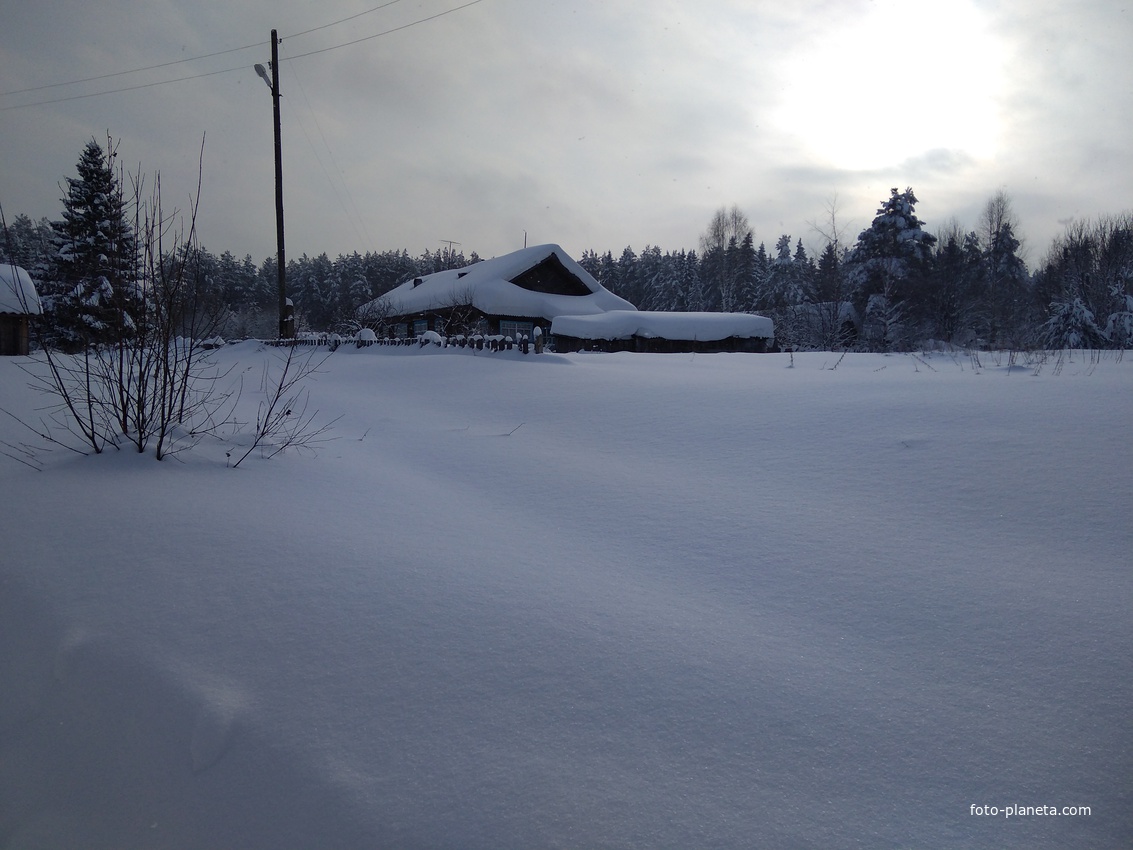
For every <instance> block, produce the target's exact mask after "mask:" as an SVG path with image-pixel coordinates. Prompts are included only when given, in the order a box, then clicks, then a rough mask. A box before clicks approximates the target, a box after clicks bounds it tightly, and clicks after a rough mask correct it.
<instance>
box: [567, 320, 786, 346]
mask: <svg viewBox="0 0 1133 850" xmlns="http://www.w3.org/2000/svg"><path fill="white" fill-rule="evenodd" d="M551 334H552V336H553V338H554V344H555V350H556V351H579V350H598V351H660V352H678V351H679V352H689V351H766V350H767V348H768V347H769V346H770V345H771V343H772V342H773V340H774V338H775V325H774V323H773V322H772V321H771V319H768V318H766V317H764V316H756V315H753V314H751V313H678V312H653V311H647V310H611V311H609V312H607V313H603V314H601V315H598V316H556V317H555V320H554V322H552V323H551Z"/></svg>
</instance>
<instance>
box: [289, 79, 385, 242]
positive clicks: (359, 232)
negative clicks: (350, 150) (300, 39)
mask: <svg viewBox="0 0 1133 850" xmlns="http://www.w3.org/2000/svg"><path fill="white" fill-rule="evenodd" d="M288 71H289V73H290V74H291V78H292V79H293V80H294V81H295V85H296V87H297V88H298V89H299V94H300V96H301V97H302V99H303V102H304V103H305V104H306V106H307V110H308V111H309V112H310V113H311V117H312V119H314V122H315V128H316V129H317V130H318V131H319V136H320V137H321V138H322V140H323V146H324V147H325V148H326V151H327V153H328V154H329V155H330V158H331V164H332V165H333V166H334V169H335V171H336V172H337V173H341V172H340V170H339V168H338V163H337V162H336V161H335V157H334V151H333V150H332V149H331V146H330V144H329V143H328V142H327V137H326V134H325V133H324V132H323V127H322V124H320V123H319V116H318V113H316V112H315V110H314V108H313V107H312V106H311V101H310V99H309V98H308V97H307V91H306V89H304V88H303V83H302V82H300V80H299V74H298V72H297V70H296V66H294V65H290V66H288ZM294 115H295V119H296V121H297V123H298V124H299V128H300V129H301V130H302V131H303V136H304V137H305V138H306V139H307V144H308V145H310V146H311V153H312V154H314V156H315V161H316V162H318V164H319V168H321V169H322V171H323V175H324V176H325V177H326V179H327V183H329V184H330V188H331V191H332V192H334V196H335V199H336V200H337V201H338V205H339V206H340V207H341V208H342V212H343V215H345V216H346V218H347V219H348V220H349V221H350V224H351V226H352V227H353V228H354V234H355V235H356V236H357V237H358V238H359V239H360V240H362V243H363V244H366V245H369V244H372V240H371V239H370V238H369V233H368V232H367V233H363V231H364V230H367V228H366V224H365V221H364V220H363V218H362V214H361V213H360V212H359V210H358V205H357V204H356V203H355V202H354V196H353V195H352V194H351V193H350V187H349V186H348V185H347V184H346V182H345V180H343V181H342V189H343V191H345V192H346V197H347V199H348V200H349V201H350V205H351V207H353V210H354V212H353V215H352V214H351V211H350V210H349V209H347V207H346V202H345V201H343V199H342V193H341V192H339V189H338V184H337V183H336V182H335V180H334V178H333V177H332V175H331V173H330V170H329V169H328V168H327V166H326V164H325V163H324V162H323V158H322V157H321V156H320V155H319V150H318V147H317V146H316V145H315V142H314V140H313V139H312V138H311V134H310V133H308V132H307V126H306V124H304V122H303V118H302V116H301V115H300V114H299V110H297V109H296V110H295V112H294Z"/></svg>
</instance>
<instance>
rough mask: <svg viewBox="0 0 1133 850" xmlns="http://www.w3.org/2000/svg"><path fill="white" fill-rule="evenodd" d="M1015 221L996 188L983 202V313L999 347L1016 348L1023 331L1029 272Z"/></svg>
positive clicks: (990, 336)
mask: <svg viewBox="0 0 1133 850" xmlns="http://www.w3.org/2000/svg"><path fill="white" fill-rule="evenodd" d="M1017 226H1018V222H1017V220H1016V218H1015V214H1014V213H1013V212H1012V209H1011V199H1010V198H1009V197H1008V195H1007V193H1006V192H1003V191H999V192H997V193H996V194H995V195H993V196H992V197H991V198H990V199H989V200H988V202H987V204H986V205H985V206H984V211H983V215H982V217H981V227H982V231H983V235H984V257H983V260H984V262H983V266H984V281H983V284H984V292H983V302H984V303H983V314H984V317H985V319H986V322H987V327H986V333H985V335H986V337H987V339H988V341H989V342H990V343H991V344H992V345H995V346H998V347H1000V348H1018V347H1020V345H1022V342H1023V336H1024V335H1025V332H1026V323H1027V315H1028V306H1029V305H1028V301H1029V293H1028V289H1029V285H1030V274H1029V273H1028V272H1027V266H1026V264H1025V263H1024V262H1023V260H1022V259H1021V258H1020V257H1019V256H1018V251H1019V248H1020V247H1021V242H1020V240H1019V239H1018V238H1017V237H1016V236H1015V230H1016V227H1017Z"/></svg>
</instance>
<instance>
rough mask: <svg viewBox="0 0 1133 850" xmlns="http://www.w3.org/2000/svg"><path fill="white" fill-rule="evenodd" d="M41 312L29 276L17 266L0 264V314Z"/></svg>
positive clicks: (37, 313)
mask: <svg viewBox="0 0 1133 850" xmlns="http://www.w3.org/2000/svg"><path fill="white" fill-rule="evenodd" d="M42 312H43V310H42V308H41V307H40V305H39V295H38V294H37V293H36V291H35V284H34V283H33V282H32V279H31V275H29V274H28V273H27V272H26V271H24V270H23V269H21V268H20V267H19V266H13V265H10V264H8V263H0V313H31V314H33V315H39V314H40V313H42Z"/></svg>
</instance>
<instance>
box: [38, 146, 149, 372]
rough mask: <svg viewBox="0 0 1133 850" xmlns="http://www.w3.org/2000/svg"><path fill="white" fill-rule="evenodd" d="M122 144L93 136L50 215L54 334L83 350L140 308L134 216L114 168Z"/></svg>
mask: <svg viewBox="0 0 1133 850" xmlns="http://www.w3.org/2000/svg"><path fill="white" fill-rule="evenodd" d="M116 158H117V147H116V145H115V142H114V141H113V139H111V138H110V137H109V136H108V137H107V140H106V148H105V149H103V147H102V146H101V145H100V144H99V143H98V142H97V141H95V140H94V139H91V140H90V142H88V143H87V145H86V147H85V148H83V152H82V155H81V156H80V158H79V162H78V165H77V171H78V177H68V178H66V184H67V185H66V191H65V194H64V196H63V198H62V202H63V216H62V218H61V219H60V220H59V221H54V222H52V223H51V227H52V230H53V231H54V234H55V257H54V265H53V269H52V271H51V274H50V277H49V280H48V281H47V282H46V283H47V285H46V287H45V288H46V289H47V293H46V294H47V297H46V299H45V301H46V307H47V311H48V316H47V322H46V324H47V330H48V332H49V341H54V342H55V343H57V344H59V345H61V346H64V347H67V348H69V349H71V350H79V349H81V348H83V347H85V346H88V345H97V344H100V343H104V342H112V341H114V340H117V339H121V338H123V337H128V336H129V335H130V334H131V333H133V331H134V325H135V320H136V318H137V315H138V309H139V298H138V289H137V285H136V284H137V276H136V273H135V272H136V266H137V238H136V231H135V222H134V221H132V215H131V210H130V208H129V206H128V204H127V201H126V197H125V194H124V192H123V186H122V178H121V172H120V171H115V159H116Z"/></svg>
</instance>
